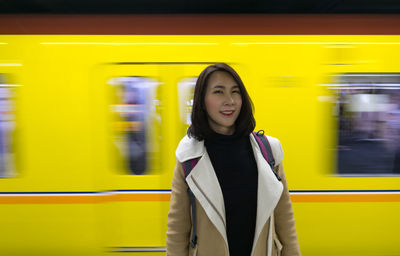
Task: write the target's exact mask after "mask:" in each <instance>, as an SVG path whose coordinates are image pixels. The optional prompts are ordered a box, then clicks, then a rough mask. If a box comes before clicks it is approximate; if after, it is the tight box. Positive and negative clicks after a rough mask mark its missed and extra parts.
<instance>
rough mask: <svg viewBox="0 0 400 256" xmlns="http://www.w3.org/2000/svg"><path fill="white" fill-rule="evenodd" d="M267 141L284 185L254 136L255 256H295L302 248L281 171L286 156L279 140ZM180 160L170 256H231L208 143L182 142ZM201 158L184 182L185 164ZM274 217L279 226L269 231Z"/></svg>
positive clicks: (170, 228) (173, 198)
mask: <svg viewBox="0 0 400 256" xmlns="http://www.w3.org/2000/svg"><path fill="white" fill-rule="evenodd" d="M268 140H269V142H270V144H271V148H272V152H273V155H274V158H275V161H276V165H275V169H276V170H277V171H278V174H279V176H280V177H281V178H282V181H281V182H280V181H278V179H277V178H276V177H275V175H274V174H273V172H272V170H271V168H270V167H269V165H268V163H267V162H266V161H265V159H264V157H263V155H262V153H261V151H260V148H259V146H258V144H257V142H256V140H255V139H254V137H253V136H252V135H250V141H251V145H252V148H253V152H254V156H255V160H256V162H257V167H258V192H257V193H258V196H257V217H256V228H255V235H254V242H253V249H252V253H251V256H271V255H272V256H276V255H282V256H297V255H300V249H299V244H298V240H297V234H296V227H295V222H294V218H293V210H292V204H291V202H290V197H289V191H288V187H287V183H286V178H285V174H284V172H283V166H282V160H283V151H282V148H281V145H280V142H279V140H278V139H276V138H273V137H269V136H268ZM176 157H177V165H176V167H175V171H174V174H173V179H172V186H171V190H172V193H171V204H170V210H169V213H168V230H167V256H192V255H193V256H194V255H197V256H229V249H228V241H227V235H226V222H225V205H224V199H223V194H222V190H221V187H220V186H219V183H218V179H217V176H216V174H215V172H214V169H213V166H212V164H211V161H210V158H209V156H208V154H207V151H206V149H205V147H204V141H197V140H195V139H193V138H188V137H187V136H186V137H184V138H183V139H182V140H181V142H180V143H179V146H178V148H177V150H176ZM197 157H201V158H200V160H199V162H198V163H197V165H196V166H195V167H194V168H193V169H192V171H191V172H190V174H189V175H188V176H187V177H186V181H185V176H184V172H183V168H182V164H181V163H182V162H184V161H186V160H188V159H192V158H197ZM188 186H189V187H190V189H191V190H192V192H193V194H194V195H195V197H196V214H197V217H196V218H197V246H196V247H195V248H194V249H193V248H190V247H189V241H190V239H191V232H192V219H191V210H190V202H189V196H188V193H187V188H188ZM271 216H272V217H273V218H272V219H273V220H272V221H273V222H274V223H275V225H271V227H270V221H271V218H270V217H271ZM270 234H272V235H270ZM244 256H246V255H244Z"/></svg>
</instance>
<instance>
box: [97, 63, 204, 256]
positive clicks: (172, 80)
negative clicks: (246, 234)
mask: <svg viewBox="0 0 400 256" xmlns="http://www.w3.org/2000/svg"><path fill="white" fill-rule="evenodd" d="M206 66H207V64H203V63H200V64H186V63H179V64H176V63H174V64H169V63H155V64H154V63H152V64H150V63H120V64H107V65H105V66H103V67H101V69H100V70H101V71H100V72H99V73H101V77H102V79H101V80H98V82H99V83H100V84H103V85H104V88H103V90H102V92H100V93H99V92H98V95H97V97H95V98H96V99H95V101H96V102H94V106H98V108H94V109H93V111H94V113H98V114H95V117H94V118H95V119H97V120H98V121H100V120H101V121H100V123H103V124H105V128H102V130H103V131H102V132H101V133H99V132H95V134H96V135H95V136H94V137H96V139H95V140H94V145H96V146H95V147H94V150H95V152H96V153H95V154H98V155H99V157H96V163H95V166H96V167H95V168H96V169H98V170H100V171H99V172H100V173H101V175H99V177H96V178H95V180H96V184H98V188H99V190H101V191H104V193H105V195H106V196H105V197H104V198H106V201H105V202H104V204H100V205H99V210H98V212H99V214H101V216H100V220H101V225H100V230H99V233H100V234H101V237H102V238H101V240H102V241H101V244H102V245H103V246H105V250H106V251H109V252H137V253H141V252H142V253H143V255H157V253H160V255H161V254H162V253H163V252H165V240H166V230H167V214H168V209H169V198H170V185H171V180H172V172H173V169H174V166H175V164H176V160H175V149H176V146H177V145H178V143H179V140H180V139H181V138H182V137H183V136H184V135H185V134H186V129H187V127H188V126H189V125H190V112H191V106H192V103H193V92H194V85H195V82H196V78H197V76H198V75H199V74H200V72H201V70H202V69H204V68H205V67H206ZM99 109H100V110H103V111H99ZM104 111H105V113H106V114H104V113H103V114H99V113H100V112H104ZM96 115H97V117H96ZM100 115H103V116H102V117H100ZM96 123H97V122H96ZM96 129H97V128H96ZM99 140H102V141H103V142H100V141H99Z"/></svg>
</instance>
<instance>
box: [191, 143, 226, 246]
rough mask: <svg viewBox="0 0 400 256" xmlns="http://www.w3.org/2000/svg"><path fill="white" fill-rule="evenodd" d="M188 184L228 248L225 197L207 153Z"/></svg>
mask: <svg viewBox="0 0 400 256" xmlns="http://www.w3.org/2000/svg"><path fill="white" fill-rule="evenodd" d="M186 182H187V184H188V186H189V187H190V189H191V190H192V192H193V194H194V195H195V197H196V199H197V200H198V201H199V203H200V204H201V206H202V207H203V209H204V211H205V212H206V213H207V216H208V217H209V218H210V220H211V222H212V223H213V224H214V226H215V227H216V228H217V230H218V231H219V232H220V233H221V236H222V237H223V238H224V240H225V243H226V246H227V248H228V239H227V236H226V220H225V204H224V197H223V194H222V190H221V187H220V185H219V182H218V178H217V176H216V174H215V171H214V168H213V166H212V164H211V161H210V158H209V156H208V154H207V151H205V152H204V155H203V156H202V157H201V158H200V160H199V162H198V163H197V164H196V166H195V167H194V168H193V170H192V171H191V172H190V174H189V175H188V176H187V177H186Z"/></svg>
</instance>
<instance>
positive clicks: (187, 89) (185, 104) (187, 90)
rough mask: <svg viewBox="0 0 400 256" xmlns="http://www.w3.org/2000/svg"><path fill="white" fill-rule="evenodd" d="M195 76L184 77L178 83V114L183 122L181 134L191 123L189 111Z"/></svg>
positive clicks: (184, 132) (183, 133) (190, 110)
mask: <svg viewBox="0 0 400 256" xmlns="http://www.w3.org/2000/svg"><path fill="white" fill-rule="evenodd" d="M196 81H197V77H189V78H184V79H182V80H181V81H180V82H179V83H178V98H179V116H180V119H181V123H182V124H183V126H182V127H183V128H182V136H183V135H185V134H186V131H187V128H188V127H189V126H190V125H191V123H192V121H191V113H192V106H193V95H194V87H195V85H196Z"/></svg>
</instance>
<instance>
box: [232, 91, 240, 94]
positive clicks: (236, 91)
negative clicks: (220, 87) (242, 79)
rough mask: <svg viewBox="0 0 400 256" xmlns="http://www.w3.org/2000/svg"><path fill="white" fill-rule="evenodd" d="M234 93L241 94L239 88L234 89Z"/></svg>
mask: <svg viewBox="0 0 400 256" xmlns="http://www.w3.org/2000/svg"><path fill="white" fill-rule="evenodd" d="M232 93H239V94H240V91H239V90H234V91H233V92H232Z"/></svg>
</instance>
